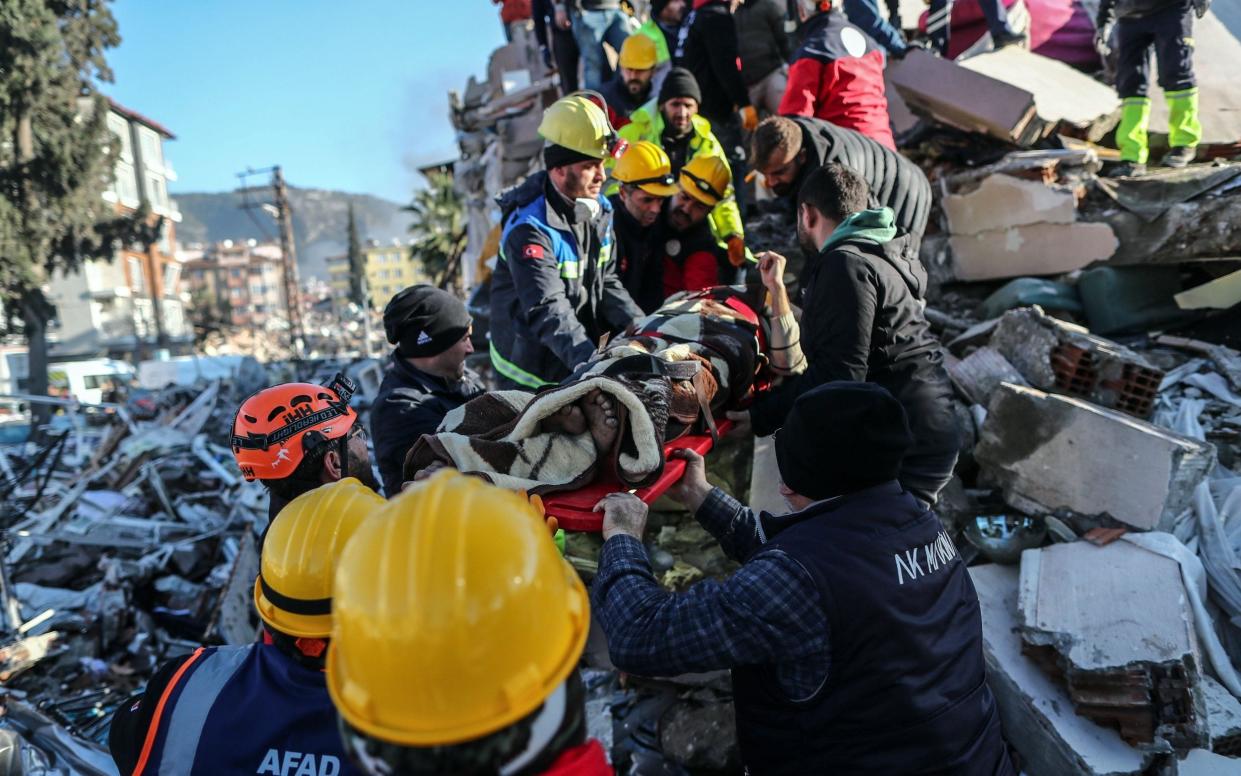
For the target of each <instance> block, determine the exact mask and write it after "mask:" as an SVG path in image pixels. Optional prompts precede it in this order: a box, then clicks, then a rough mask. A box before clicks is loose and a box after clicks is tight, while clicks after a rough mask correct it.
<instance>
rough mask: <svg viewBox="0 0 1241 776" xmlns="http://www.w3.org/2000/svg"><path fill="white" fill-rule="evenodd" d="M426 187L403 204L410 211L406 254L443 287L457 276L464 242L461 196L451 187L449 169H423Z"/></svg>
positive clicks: (452, 282)
mask: <svg viewBox="0 0 1241 776" xmlns="http://www.w3.org/2000/svg"><path fill="white" fill-rule="evenodd" d="M427 183H428V185H427V186H426V188H422V189H419V190H418V191H416V192H414V199H413V202H411V203H410V204H409V206H408V207H406V208H404V209H405V210H406V211H407V212H409V213H412V214H413V215H414V218H415V220H414V222H413V223H412V224H410V227H409V233H410V234H411V235H412V236H413V240H412V243H411V245H410V256H411V257H413V259H414V261H417V262H420V263H421V264H422V267H423V269H424V270H425V271H426V273H427V275H429V276H430V277H431V279H432V281H433V282H434V283H435V285H437V286H439V287H440V288H444V289H447V288H448V286H449V285H450V284H452V285H456V283H457V282H458V280H459V278H460V269H461V256H462V254H464V253H465V246H466V242H467V240H466V221H465V198H464V197H462V196H461V194H460V193H459V192H458V191H457V190H456V188H454V186H453V178H452V173H450V172H446V171H442V170H441V171H434V172H428V173H427Z"/></svg>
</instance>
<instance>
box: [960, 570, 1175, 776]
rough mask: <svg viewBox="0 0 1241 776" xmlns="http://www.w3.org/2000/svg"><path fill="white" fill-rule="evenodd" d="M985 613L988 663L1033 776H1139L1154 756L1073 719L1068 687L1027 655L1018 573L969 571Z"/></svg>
mask: <svg viewBox="0 0 1241 776" xmlns="http://www.w3.org/2000/svg"><path fill="white" fill-rule="evenodd" d="M969 572H970V577H971V578H972V579H973V582H974V587H975V589H976V590H977V591H978V603H979V606H980V608H981V610H982V637H983V656H984V658H985V659H986V662H987V681H988V683H989V684H990V685H991V690H992V692H994V693H995V698H996V703H997V705H998V706H999V709H1000V719H1001V721H1002V722H1003V724H1004V729H1005V731H1006V734H1007V735H1006V737H1007V739H1008V741H1009V743H1011V744H1012V746H1013V748H1015V749H1016V750H1017V752H1018V754H1020V756H1021V764H1022V771H1023V772H1024V773H1025V774H1028V776H1064V774H1088V775H1089V776H1136V775H1137V774H1143V773H1146V772H1147V770H1146V769H1147V768H1148V767H1149V766H1150V765H1151V761H1152V759H1153V756H1152V755H1151V754H1150V753H1146V752H1139V751H1138V750H1137V749H1135V748H1133V747H1131V746H1129V745H1128V744H1126V743H1125V742H1124V741H1123V740H1121V738H1120V736H1119V734H1117V732H1116V731H1115V730H1112V729H1110V728H1106V727H1102V726H1100V725H1098V724H1096V723H1094V722H1092V721H1090V720H1089V719H1086V718H1085V717H1079V716H1078V715H1077V714H1075V713H1074V712H1073V703H1072V701H1071V699H1070V698H1069V695H1068V692H1067V691H1066V690H1065V688H1064V687H1063V685H1062V684H1060V683H1058V682H1055V681H1053V680H1052V679H1051V677H1049V676H1048V675H1047V674H1046V673H1044V672H1043V671H1042V670H1040V669H1039V667H1038V666H1037V665H1035V663H1034V662H1033V661H1032V660H1030V659H1029V658H1028V657H1026V656H1025V655H1023V654H1022V651H1021V650H1022V643H1021V638H1020V637H1019V636H1018V635H1017V632H1016V628H1017V624H1018V622H1017V580H1018V571H1017V569H1016V568H1015V567H1007V566H998V565H985V566H975V567H973V568H971V569H970V570H969Z"/></svg>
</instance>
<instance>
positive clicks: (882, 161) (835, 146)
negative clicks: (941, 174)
mask: <svg viewBox="0 0 1241 776" xmlns="http://www.w3.org/2000/svg"><path fill="white" fill-rule="evenodd" d="M792 120H793V121H795V122H797V124H799V125H800V126H801V128H802V148H804V149H807V150H808V151H809V157H810V158H808V159H807V160H806V164H805V166H804V167H802V171H801V174H800V175H798V177H797V181H795V182H794V183H793V187H792V190H793V191H801V187H802V184H803V183H805V182H806V178H807V177H808V176H809V175H810V173H811V172H813V171H815V170H817V169H818V168H820V167H822V166H823V165H825V164H830V163H831V162H838V163H840V164H843V165H845V166H847V167H851V168H853V169H854V170H856V171H858V172H859V173H861V174H862V177H863V178H865V179H866V183H867V185H868V186H870V192H871V197H872V199H873V200H874V203H873V204H874V205H875V206H878V207H890V208H892V210H893V212H895V213H896V225H897V227H899V228H900V229H901V230H902V231H905V232H909V233H910V234H911V235H912V236H913V239H914V241H915V244H916V243H917V242H918V241H921V239H922V235H923V234H924V233H925V232H926V222H927V218H928V217H929V215H930V212H931V184H930V182H929V181H928V180H927V179H926V174H925V173H923V172H922V169H921V168H920V167H918V165H916V164H914V163H913V162H911V161H909V160H908V159H906V158H905V157H904V156H902V155H901V154H899V153H897V152H896V151H893V150H892V149H890V148H885V147H884V146H883V144H881V143H878V142H876V141H874V140H871V139H870V138H869V137H866V136H865V135H863V134H861V133H859V132H855V131H853V130H852V129H845V128H843V127H838V126H836V125H835V124H832V123H831V122H828V121H824V120H823V119H816V118H813V117H808V116H796V117H792Z"/></svg>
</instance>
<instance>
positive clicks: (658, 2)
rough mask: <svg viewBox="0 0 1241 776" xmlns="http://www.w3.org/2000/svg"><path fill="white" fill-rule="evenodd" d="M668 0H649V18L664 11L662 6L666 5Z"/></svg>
mask: <svg viewBox="0 0 1241 776" xmlns="http://www.w3.org/2000/svg"><path fill="white" fill-rule="evenodd" d="M668 2H669V0H651V18H652V19H654V18H655V17H657V16H659V15H660V14H661V13H663V12H664V6H666V5H668Z"/></svg>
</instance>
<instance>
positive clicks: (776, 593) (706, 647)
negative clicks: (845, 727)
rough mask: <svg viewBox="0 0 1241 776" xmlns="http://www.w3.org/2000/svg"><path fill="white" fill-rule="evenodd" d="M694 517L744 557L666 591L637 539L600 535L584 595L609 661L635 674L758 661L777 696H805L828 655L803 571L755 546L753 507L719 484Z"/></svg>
mask: <svg viewBox="0 0 1241 776" xmlns="http://www.w3.org/2000/svg"><path fill="white" fill-rule="evenodd" d="M694 517H695V518H696V519H697V520H698V522H699V523H701V524H702V526H703V527H704V528H706V529H707V530H708V531H710V532H711V534H712V535H713V536H715V538H716V539H717V540H719V543H720V546H721V547H722V548H723V549H724V552H725V553H726V554H727V555H728V556H729V557H731V558H733V559H734V560H737V561H738V562H741V563H743V564H744V565H743V566H742V567H741V568H740V569H739V570H738V571H737V572H736V573H735V574H733V575H732V576H731V577H729V578H728V579H727V580H725V581H724V582H715V581H704V582H699V583H697V584H695V585H694V586H692V587H691V588H690V589H689V590H687V591H685V592H684V593H681V594H673V593H669V592H667V591H665V590H664V589H663V588H662V587H660V585H659V583H658V582H656V581H655V576H654V574H653V573H652V572H651V565H650V561H649V560H648V559H647V556H646V549H645V548H644V547H643V546H642V543H641V542H639V541H638V540H637V539H634V538H633V537H631V536H614V537H612V538H611V539H608V541H607V542H605V543H604V545H603V552H602V554H601V555H600V556H599V574H598V576H596V577H595V580H594V582H593V584H592V593H591V595H592V598H593V601H594V616H595V617H596V618H597V619H598V620H599V624H600V625H601V626H602V627H603V631H604V633H605V634H607V637H608V651H609V652H610V654H611V656H612V661H613V662H614V663H615V664H616V666H617V667H618V668H620V669H621V670H623V671H628V672H629V673H633V674H640V675H645V676H675V675H677V674H683V673H690V672H700V671H713V670H718V669H723V668H734V667H737V666H746V665H762V664H766V665H770V666H771V667H772V668H773V669H774V670H775V674H776V680H777V682H778V684H779V685H780V689H781V690H783V692H784V695H785V696H786V697H788V698H790V699H792V700H804V699H807V698H809V697H810V696H812V695H814V693H815V692H817V691H818V690H819V688H820V687H821V686H822V685H823V683H824V681H826V679H827V671H828V666H829V663H830V658H831V653H830V650H829V644H828V624H827V618H826V617H825V615H824V614H823V609H822V607H821V606H820V603H819V591H818V587H817V586H816V585H815V583H814V581H813V580H812V579H811V577H810V574H809V573H808V572H807V571H806V569H805V568H804V567H803V566H802V565H801V564H800V563H798V562H797V561H795V560H793V559H792V558H790V557H789V556H788V555H786V554H784V553H783V552H780V551H779V550H765V549H764V548H763V545H764V544H765V542H766V537H765V536H764V535H763V529H762V525H761V523H760V522H759V520H758V519H756V517H755V515H754V513H753V512H752V511H751V510H750V509H748V508H746V507H744V506H742V505H741V503H740V502H738V501H737V500H736V499H734V498H732V497H731V496H729V495H727V494H725V493H724V492H723V491H722V490H720V489H719V488H716V489H714V490H712V491H711V493H710V495H709V496H707V499H706V501H704V502H703V504H702V506H701V507H699V509H698V512H697V514H696V515H695V516H694Z"/></svg>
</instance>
